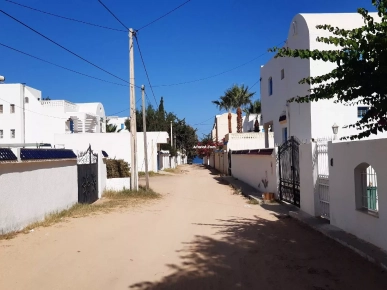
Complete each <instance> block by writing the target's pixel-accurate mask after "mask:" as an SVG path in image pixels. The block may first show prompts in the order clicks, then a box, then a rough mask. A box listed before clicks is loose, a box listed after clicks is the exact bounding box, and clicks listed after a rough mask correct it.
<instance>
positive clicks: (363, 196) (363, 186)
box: [355, 163, 379, 215]
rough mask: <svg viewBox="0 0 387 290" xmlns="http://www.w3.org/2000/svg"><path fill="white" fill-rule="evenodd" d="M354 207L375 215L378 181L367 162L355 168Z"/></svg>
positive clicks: (377, 209) (377, 206) (377, 207)
mask: <svg viewBox="0 0 387 290" xmlns="http://www.w3.org/2000/svg"><path fill="white" fill-rule="evenodd" d="M355 193H356V207H357V209H359V210H362V211H365V212H367V213H369V214H373V215H377V213H378V211H379V204H378V182H377V176H376V172H375V170H374V169H373V168H372V166H370V165H369V164H367V163H362V164H360V165H358V166H357V167H356V168H355Z"/></svg>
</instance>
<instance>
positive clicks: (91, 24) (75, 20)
mask: <svg viewBox="0 0 387 290" xmlns="http://www.w3.org/2000/svg"><path fill="white" fill-rule="evenodd" d="M5 1H6V2H9V3H12V4H15V5H19V6H21V7H24V8H28V9H30V10H33V11H37V12H40V13H44V14H48V15H51V16H55V17H58V18H62V19H66V20H70V21H74V22H78V23H82V24H87V25H90V26H95V27H99V28H104V29H109V30H115V31H123V32H126V30H122V29H116V28H112V27H107V26H102V25H99V24H94V23H90V22H86V21H83V20H78V19H74V18H69V17H65V16H61V15H57V14H54V13H50V12H47V11H42V10H39V9H36V8H33V7H30V6H27V5H23V4H20V3H17V2H14V1H11V0H5Z"/></svg>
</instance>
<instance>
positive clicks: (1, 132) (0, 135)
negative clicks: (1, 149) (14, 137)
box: [0, 130, 3, 139]
mask: <svg viewBox="0 0 387 290" xmlns="http://www.w3.org/2000/svg"><path fill="white" fill-rule="evenodd" d="M0 139H3V130H0Z"/></svg>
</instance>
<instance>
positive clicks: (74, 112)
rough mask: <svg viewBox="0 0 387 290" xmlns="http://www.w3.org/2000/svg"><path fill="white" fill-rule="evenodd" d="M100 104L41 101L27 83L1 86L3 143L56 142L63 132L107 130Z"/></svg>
mask: <svg viewBox="0 0 387 290" xmlns="http://www.w3.org/2000/svg"><path fill="white" fill-rule="evenodd" d="M105 123H106V117H105V109H104V107H103V105H102V104H101V103H78V104H75V103H71V102H68V101H65V100H42V93H41V91H39V90H36V89H34V88H31V87H28V86H26V85H24V84H1V85H0V144H21V143H53V142H54V135H55V134H61V133H67V134H72V133H104V132H105Z"/></svg>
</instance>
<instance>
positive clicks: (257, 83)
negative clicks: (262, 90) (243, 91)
mask: <svg viewBox="0 0 387 290" xmlns="http://www.w3.org/2000/svg"><path fill="white" fill-rule="evenodd" d="M259 81H260V80H257V81H256V82H255V83H254V84H253V85H252V86H251V87H250V88H249V89H250V90H251V89H252V88H253V87H254V86H255V85H256V84H258V83H259Z"/></svg>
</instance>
